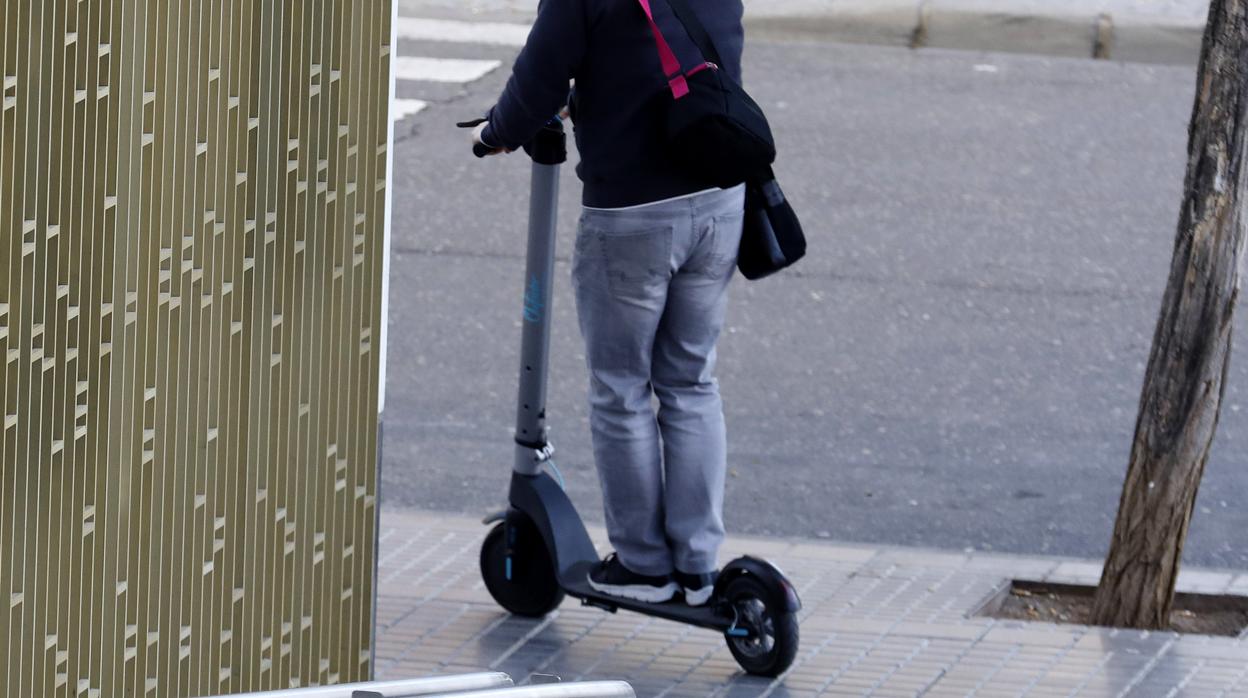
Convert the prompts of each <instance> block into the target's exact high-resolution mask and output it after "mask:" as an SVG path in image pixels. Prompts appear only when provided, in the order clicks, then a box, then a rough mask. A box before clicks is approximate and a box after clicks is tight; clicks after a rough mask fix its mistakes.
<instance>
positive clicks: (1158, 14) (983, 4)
mask: <svg viewBox="0 0 1248 698" xmlns="http://www.w3.org/2000/svg"><path fill="white" fill-rule="evenodd" d="M744 2H745V24H746V27H747V29H748V31H749V33H750V38H751V39H753V38H761V39H764V40H774V41H788V40H801V41H832V42H840V43H851V44H873V45H881V46H903V47H911V48H921V47H926V48H942V49H959V50H965V51H1004V52H1010V53H1031V54H1041V55H1052V56H1068V57H1076V58H1098V59H1107V60H1115V61H1133V62H1145V63H1166V64H1178V65H1192V66H1194V65H1196V62H1197V60H1198V59H1199V57H1200V45H1201V40H1202V38H1203V36H1204V29H1205V19H1206V17H1207V15H1208V11H1209V4H1208V2H1207V1H1205V0H744ZM398 3H399V14H400V15H403V16H413V17H428V18H434V19H455V20H461V21H491V22H513V23H526V24H527V23H531V22H532V21H533V18H534V16H535V14H536V10H537V3H536V2H535V1H534V0H471V1H470V2H465V0H398Z"/></svg>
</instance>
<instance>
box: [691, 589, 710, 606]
mask: <svg viewBox="0 0 1248 698" xmlns="http://www.w3.org/2000/svg"><path fill="white" fill-rule="evenodd" d="M714 591H715V587H713V586H710V587H702V588H701V589H685V603H687V604H689V605H690V606H704V605H706V602H707V601H710V600H711V594H712V593H714Z"/></svg>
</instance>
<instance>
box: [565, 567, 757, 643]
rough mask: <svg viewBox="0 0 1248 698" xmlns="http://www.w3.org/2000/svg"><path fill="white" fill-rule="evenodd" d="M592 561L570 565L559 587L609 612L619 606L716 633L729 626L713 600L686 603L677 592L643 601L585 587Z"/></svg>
mask: <svg viewBox="0 0 1248 698" xmlns="http://www.w3.org/2000/svg"><path fill="white" fill-rule="evenodd" d="M596 564H597V563H596V562H591V561H585V562H579V563H576V564H575V565H573V566H572V567H571V569H570V570H569V573H568V574H567V575H566V577H564V578H562V579H560V585H561V586H562V587H563V590H564V591H565V592H566V593H567V594H568V595H569V596H572V597H575V598H577V599H580V600H581V602H582V603H584V604H585V605H587V606H593V607H594V608H600V609H602V610H604V611H610V612H611V613H615V612H616V610H618V609H621V608H622V609H624V610H626V611H633V612H635V613H641V614H644V615H647V616H655V617H657V618H664V619H666V620H672V621H676V622H677V623H686V624H689V625H696V626H699V627H702V628H709V629H711V630H718V631H720V632H723V631H726V630H727V629H728V628H730V627H732V624H733V619H732V617H731V616H725V615H724V614H722V613H719V612H718V611H717V610H716V608H715V606H716V604H714V603H713V602H712V603H708V604H706V605H704V606H690V605H688V604H686V603H685V602H684V601H683V600H681V598H680V596H679V595H677V597H676V598H675V599H673V600H671V601H667V602H665V603H646V602H644V601H633V600H631V599H622V598H620V597H618V596H609V595H607V594H603V593H601V592H599V591H596V590H594V588H593V587H591V586H589V579H588V575H589V572H590V570H592V569H593V568H594V566H595V565H596Z"/></svg>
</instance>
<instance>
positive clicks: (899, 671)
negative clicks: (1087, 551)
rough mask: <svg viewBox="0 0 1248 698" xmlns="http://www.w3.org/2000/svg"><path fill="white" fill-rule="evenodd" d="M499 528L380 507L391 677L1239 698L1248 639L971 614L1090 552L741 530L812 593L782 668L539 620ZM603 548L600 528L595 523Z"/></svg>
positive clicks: (384, 640)
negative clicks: (1015, 583)
mask: <svg viewBox="0 0 1248 698" xmlns="http://www.w3.org/2000/svg"><path fill="white" fill-rule="evenodd" d="M486 530H487V529H486V527H485V526H482V525H481V524H480V522H478V521H476V520H474V519H471V518H468V517H464V516H457V515H445V514H433V513H423V512H399V511H389V510H387V511H385V512H383V514H382V530H381V539H382V542H381V561H380V572H379V575H380V587H379V588H380V595H379V600H378V619H377V621H378V629H377V648H376V649H377V670H378V678H381V679H391V678H406V677H414V676H425V675H432V674H446V673H463V672H470V671H479V670H483V669H491V670H498V671H505V672H507V673H509V674H511V675H512V676H513V677H514V678H516V680H517V681H518V682H522V681H523V680H524V679H525V678H526V677H528V676H529V675H530V674H532V673H535V672H536V673H547V674H557V675H560V676H562V677H564V678H565V679H568V680H571V679H625V680H627V681H629V682H631V683H632V684H633V686H634V687H635V688H636V690H637V695H638V696H665V697H666V698H677V697H678V696H699V697H700V696H732V697H736V696H742V697H744V696H775V697H780V696H813V695H839V696H916V695H928V696H968V695H975V696H1023V695H1026V696H1073V695H1079V696H1122V695H1126V696H1141V697H1144V696H1149V697H1151V696H1159V697H1160V696H1202V697H1203V696H1244V697H1248V638H1241V639H1238V640H1235V639H1230V638H1212V637H1197V636H1187V637H1179V636H1177V635H1174V634H1171V633H1143V632H1135V631H1109V630H1104V629H1096V628H1087V627H1081V626H1060V625H1050V624H1040V623H1026V624H1025V623H1018V622H1013V621H994V620H990V619H985V618H978V617H970V616H969V614H970V612H972V611H974V610H975V609H976V608H978V607H979V606H980V605H981V604H982V603H983V602H984V601H985V600H987V599H988V598H989V597H990V596H992V595H993V594H994V592H998V591H1000V590H1001V589H1002V588H1003V587H1004V585H1005V583H1006V580H1007V579H1008V578H1011V577H1020V578H1027V579H1033V580H1049V581H1063V582H1074V583H1095V581H1096V579H1097V576H1098V575H1099V569H1098V565H1097V564H1095V563H1088V562H1081V561H1070V560H1061V559H1053V558H1045V559H1041V558H1021V557H1012V556H1004V555H985V554H979V553H975V554H960V553H945V552H935V551H928V550H912V549H900V548H872V547H865V546H844V545H835V544H826V543H823V542H807V541H791V540H774V539H759V538H744V537H742V538H734V539H731V540H730V541H729V544H728V546H727V549H726V550H725V552H724V555H723V556H721V562H723V561H727V560H729V559H731V558H732V557H735V556H736V555H738V554H741V553H744V552H747V551H748V552H750V553H753V554H758V555H762V556H764V557H767V558H769V559H771V560H772V561H774V562H776V563H777V564H778V565H779V566H780V567H781V568H782V569H784V570H785V572H786V573H787V574H788V575H789V576H790V577H791V579H793V581H794V582H795V584H796V585H797V587H798V589H799V592H800V594H801V597H802V601H803V604H804V608H803V610H802V616H801V634H802V640H801V649H800V651H799V654H798V659H797V661H796V662H795V663H794V666H793V669H792V670H791V671H790V672H789V673H788V674H787V675H786V676H784V677H782V678H781V679H779V680H776V681H769V680H764V679H758V678H755V677H751V676H747V675H744V674H742V673H741V672H740V671H739V669H738V668H737V665H736V664H735V662H734V661H733V659H732V656H731V655H730V654H729V653H728V650H727V648H726V647H725V645H724V642H723V639H722V637H721V636H719V635H718V634H716V633H713V632H710V631H705V630H698V629H692V628H688V627H685V626H682V625H678V624H675V623H670V622H667V621H661V620H654V619H651V618H647V617H643V616H639V615H635V614H630V613H627V612H620V613H619V614H608V613H604V612H602V611H598V610H596V609H592V608H584V607H581V606H580V605H579V604H578V603H577V602H576V601H575V600H571V599H570V600H568V601H565V602H564V605H563V606H562V607H561V608H560V609H559V610H558V611H557V612H556V613H554V614H552V615H551V616H549V617H547V618H546V619H544V620H541V621H534V620H527V619H520V618H512V617H510V616H508V615H507V614H506V613H505V612H503V611H502V610H501V609H499V608H498V606H496V605H495V604H494V603H493V601H492V600H491V599H490V596H489V594H488V593H487V592H486V590H485V588H484V585H483V584H482V582H481V579H480V575H479V573H478V571H477V553H478V550H479V546H480V542H481V539H482V538H483V537H484V535H485V532H486ZM591 534H592V535H593V536H594V538H595V541H596V542H597V543H598V546H599V550H600V551H605V549H606V546H605V544H604V543H603V535H602V531H600V530H593V529H591ZM1180 588H1181V589H1182V590H1185V591H1200V592H1228V591H1229V592H1231V593H1238V594H1244V595H1248V574H1240V575H1238V576H1236V575H1235V574H1231V573H1225V572H1215V571H1192V572H1186V573H1185V574H1184V576H1183V577H1182V578H1181V581H1180Z"/></svg>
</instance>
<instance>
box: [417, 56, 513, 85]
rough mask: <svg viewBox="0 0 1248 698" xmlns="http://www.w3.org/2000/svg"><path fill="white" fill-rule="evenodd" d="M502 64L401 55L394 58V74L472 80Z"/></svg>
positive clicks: (445, 79) (435, 79)
mask: <svg viewBox="0 0 1248 698" xmlns="http://www.w3.org/2000/svg"><path fill="white" fill-rule="evenodd" d="M502 64H503V63H502V61H475V60H468V59H464V58H424V57H408V56H399V57H397V58H396V59H395V60H394V74H395V77H397V78H398V79H399V80H420V81H423V82H472V81H473V80H479V79H481V78H482V77H485V76H486V75H487V74H489V73H490V72H491V71H493V70H495V69H496V68H498V67H499V66H500V65H502Z"/></svg>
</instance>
